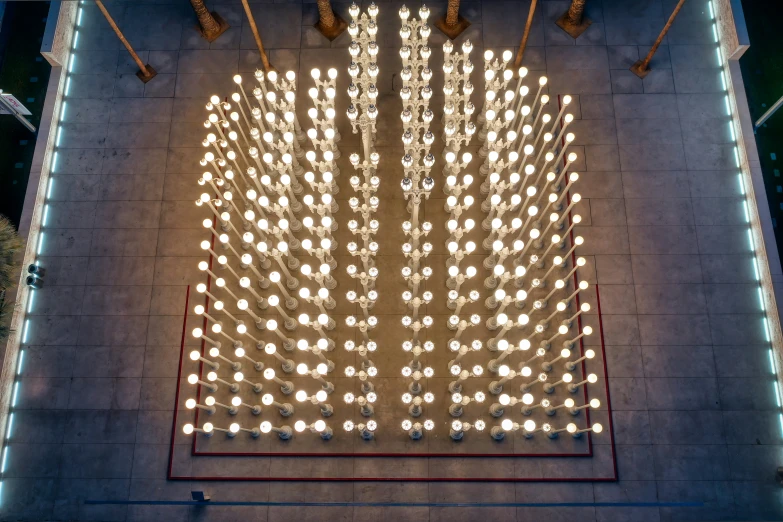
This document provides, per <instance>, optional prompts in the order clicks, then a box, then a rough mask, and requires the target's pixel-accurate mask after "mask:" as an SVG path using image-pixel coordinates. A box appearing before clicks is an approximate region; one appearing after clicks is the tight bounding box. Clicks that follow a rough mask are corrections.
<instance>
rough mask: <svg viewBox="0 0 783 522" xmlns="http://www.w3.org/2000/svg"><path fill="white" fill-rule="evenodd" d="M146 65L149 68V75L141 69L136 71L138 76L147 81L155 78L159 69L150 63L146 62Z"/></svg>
mask: <svg viewBox="0 0 783 522" xmlns="http://www.w3.org/2000/svg"><path fill="white" fill-rule="evenodd" d="M144 67H146V68H147V72H148V73H149V76H144V73H143V72H142V71H141V70H138V71H136V76H137V77H138V78H139V80H141V81H142V82H144V83H147V82H148V81H150V80H151V79H153V78H154V77H155V76H157V75H158V71H156V70H155V69H153V68H152V66H151V65H150V64H145V65H144Z"/></svg>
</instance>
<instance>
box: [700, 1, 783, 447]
mask: <svg viewBox="0 0 783 522" xmlns="http://www.w3.org/2000/svg"><path fill="white" fill-rule="evenodd" d="M707 4H708V6H709V11H710V21H711V22H712V35H713V37H714V39H715V44H716V45H717V47H716V49H715V52H716V54H717V56H718V65H719V66H720V67H721V82H722V85H723V90H724V93H725V97H724V103H725V105H726V112H727V113H728V115H729V116H730V119H729V131H730V133H731V139H732V143H733V144H734V151H733V152H734V162H735V165H736V167H737V169H738V170H739V172H738V173H737V179H738V181H739V188H740V193H741V194H742V195H743V196H745V195H746V194H745V183H744V182H743V178H742V163H741V161H740V152H739V147H738V146H737V138H736V136H737V132H736V131H737V129H735V127H734V126H735V125H736V124H735V119H734V117H733V112H732V109H731V99H730V98H729V92H728V89H727V86H726V74H725V69H726V68H727V67H728V61H727V60H726V59H725V57H724V56H723V52H722V50H721V48H720V39H719V27H718V24H717V20H716V19H715V9H714V7H713V5H712V0H709V2H707ZM743 206H744V210H745V222H746V223H747V224H748V243H749V244H750V250H751V252H753V273H754V275H755V278H756V282H757V283H758V285H759V286H758V297H759V306H760V307H761V311H762V312H763V313H764V338H765V339H766V341H767V342H768V343H769V342H770V341H771V336H770V331H769V320H768V319H767V310H766V307H765V306H764V299H763V293H762V288H761V277H760V274H759V266H758V261H757V259H756V244H755V242H754V241H753V233H752V226H751V223H750V216H749V213H748V201H747V199H746V200H745V201H744V202H743ZM768 354H769V369H770V371H771V372H772V375H773V377H774V380H773V388H774V390H773V391H774V393H775V402H776V404H777V406H778V408H780V407H781V403H783V401H782V400H781V395H780V394H781V390H780V386H779V385H778V380H777V375H778V371H777V367H776V365H775V357H774V353H773V352H772V345H770V346H769V352H768ZM778 420H779V421H780V430H781V434H782V435H783V411H780V412H778Z"/></svg>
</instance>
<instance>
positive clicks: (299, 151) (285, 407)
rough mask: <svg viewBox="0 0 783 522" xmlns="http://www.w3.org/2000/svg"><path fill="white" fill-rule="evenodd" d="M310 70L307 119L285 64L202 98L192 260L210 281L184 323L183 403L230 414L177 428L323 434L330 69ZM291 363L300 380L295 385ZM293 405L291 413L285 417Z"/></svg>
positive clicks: (332, 168) (329, 259)
mask: <svg viewBox="0 0 783 522" xmlns="http://www.w3.org/2000/svg"><path fill="white" fill-rule="evenodd" d="M311 77H312V81H313V82H314V85H315V86H314V87H312V88H310V89H309V90H308V94H309V97H310V99H311V101H312V107H310V109H309V110H308V117H309V118H310V120H311V121H310V122H309V123H310V126H309V128H307V130H306V131H305V129H304V128H303V127H302V125H301V124H300V122H299V119H298V117H297V115H296V110H295V109H296V107H295V102H296V92H297V88H296V87H297V85H296V84H297V78H296V75H295V74H294V73H293V72H291V71H289V72H287V73H286V74H285V75H279V74H278V73H277V72H275V71H269V72H267V73H265V72H263V71H260V70H259V71H256V74H255V81H254V83H253V84H252V85H247V86H246V85H245V83H244V81H243V78H242V77H241V76H239V75H237V76H234V82H235V83H236V88H237V92H235V93H234V94H232V96H231V97H230V98H228V99H225V100H221V99H220V98H219V97H218V96H213V97H212V98H211V99H210V101H209V103H208V104H207V110H208V111H209V116H208V118H207V120H206V121H205V122H204V126H205V127H206V129H207V132H208V134H207V137H206V139H204V141H203V145H204V147H205V153H204V156H203V158H202V159H201V166H202V167H203V169H204V171H203V174H202V176H201V178H200V179H199V181H198V182H199V185H201V187H202V188H203V190H204V192H203V194H202V195H201V196H200V197H199V199H198V200H197V201H196V205H198V206H200V207H204V208H206V209H208V210H207V212H208V213H209V215H210V217H209V218H206V219H204V221H203V226H204V228H205V229H206V230H207V231H208V232H209V234H210V239H208V240H204V241H203V242H202V243H201V248H202V249H203V250H204V251H205V254H206V258H207V260H204V261H201V262H200V263H199V269H200V270H201V271H203V272H204V273H205V275H206V276H208V281H209V284H205V283H201V284H199V285H198V286H197V287H196V290H197V292H198V293H199V294H202V295H204V297H205V298H206V299H205V304H200V303H199V304H197V305H196V306H195V307H194V309H193V312H194V313H195V315H196V317H198V318H199V319H200V320H202V321H203V323H202V324H200V325H199V326H198V327H196V328H193V330H192V335H193V337H194V338H195V339H196V340H199V341H202V346H203V351H201V350H193V351H192V352H191V353H190V359H191V361H192V362H193V363H194V367H196V368H198V370H197V371H193V372H192V373H190V374H189V375H188V378H187V380H188V383H189V384H191V385H192V386H193V387H194V389H197V390H198V393H196V394H195V397H194V398H190V399H188V400H187V402H186V407H187V408H188V409H198V410H201V411H204V412H205V414H206V416H207V417H209V418H211V416H212V415H214V414H215V412H216V411H217V410H220V409H222V410H225V411H226V412H227V413H228V414H229V416H231V417H230V419H229V420H231V421H233V422H228V423H224V424H221V425H218V424H217V423H216V422H215V423H213V422H211V421H206V422H204V423H203V424H201V426H200V427H195V426H194V425H193V424H190V423H189V424H186V425H185V426H184V431H185V433H193V432H199V433H204V434H205V435H208V436H209V435H211V434H212V433H214V432H218V431H222V432H225V433H226V434H227V436H229V437H234V436H235V435H236V434H238V433H239V432H247V433H249V434H250V436H252V437H259V436H261V434H265V433H272V432H274V433H276V434H277V435H278V436H279V437H280V438H281V439H289V438H291V437H292V436H294V434H295V433H302V432H305V433H307V432H311V433H315V434H317V435H318V436H320V437H321V438H322V439H324V440H328V439H329V438H331V437H332V434H333V431H332V428H331V427H330V426H329V425H328V424H327V422H326V419H328V418H329V417H331V416H332V414H333V412H334V407H333V406H332V404H331V403H330V401H331V400H330V396H331V395H332V393H333V392H334V384H332V382H331V381H330V380H329V376H330V374H332V372H334V370H335V364H334V362H333V361H332V360H330V359H329V353H330V352H331V351H332V350H334V348H335V342H334V340H333V339H332V338H331V337H330V334H329V332H330V331H331V330H333V329H334V328H335V327H336V323H335V320H334V319H333V318H332V317H330V311H331V310H333V309H334V308H335V307H336V305H337V302H336V300H335V298H334V296H333V295H332V292H333V290H334V289H335V287H336V286H337V281H336V280H335V279H334V277H333V275H332V271H333V270H334V269H336V268H337V262H336V260H335V258H334V257H333V255H332V253H333V252H334V251H335V249H336V248H337V247H338V245H337V242H336V241H335V239H334V237H333V232H334V231H335V230H337V227H338V225H337V221H336V220H335V219H334V217H333V213H335V212H337V210H338V205H337V202H336V201H335V199H334V197H333V195H334V194H335V193H336V187H337V185H336V181H335V179H336V177H337V176H339V174H340V172H339V169H338V167H337V164H336V163H335V160H336V159H337V158H339V157H340V150H339V149H338V147H337V143H338V142H339V141H340V135H339V132H338V131H337V127H336V125H335V122H334V118H335V108H334V99H335V94H336V91H335V85H336V78H337V70H336V69H329V70H328V71H327V72H326V74H323V73H322V72H321V70H319V69H313V70H312V71H311ZM308 142H309V147H308ZM305 148H309V149H310V150H305ZM303 261H304V262H303ZM272 316H273V317H274V318H270V317H272ZM277 318H279V320H278V319H277ZM294 336H295V337H294ZM293 375H298V376H300V377H301V378H302V379H300V381H299V382H300V383H303V384H300V385H299V386H298V387H297V386H294V384H293V382H292V381H291V380H290V376H293ZM297 388H298V389H297ZM225 397H228V398H225ZM221 398H222V399H221ZM220 400H222V401H223V402H220ZM267 410H268V411H271V412H275V411H276V412H277V415H274V414H273V415H268V414H267V415H264V421H263V422H260V423H259V422H255V420H254V421H252V424H248V420H247V419H248V417H247V415H243V416H238V414H239V412H240V411H243V412H244V411H249V413H250V415H251V418H256V417H257V416H259V415H262V413H263V412H265V411H267ZM292 415H296V416H297V418H298V420H296V421H295V422H293V423H292V424H293V428H292V427H291V425H290V424H289V423H288V419H289V418H290V417H291V416H292ZM240 419H241V422H240Z"/></svg>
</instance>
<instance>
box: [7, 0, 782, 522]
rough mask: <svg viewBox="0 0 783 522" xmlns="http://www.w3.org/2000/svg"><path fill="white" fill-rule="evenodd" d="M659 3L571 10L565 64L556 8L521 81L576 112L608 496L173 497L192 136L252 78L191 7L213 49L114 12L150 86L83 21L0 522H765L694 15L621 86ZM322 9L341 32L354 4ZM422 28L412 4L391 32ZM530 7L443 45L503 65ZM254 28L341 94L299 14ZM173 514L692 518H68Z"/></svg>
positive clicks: (774, 416)
mask: <svg viewBox="0 0 783 522" xmlns="http://www.w3.org/2000/svg"><path fill="white" fill-rule="evenodd" d="M675 3H676V2H675V1H674V0H603V2H602V1H601V0H588V17H589V18H590V19H592V20H593V24H592V26H591V27H590V28H589V29H588V31H587V32H585V33H584V34H583V35H582V36H581V37H580V38H579V39H578V40H576V41H574V40H572V39H571V38H570V37H568V36H567V35H566V34H565V33H563V32H562V31H561V30H560V29H559V28H558V27H557V26H555V24H554V19H555V18H556V17H557V16H558V15H559V14H560V13H561V12H562V11H564V10H565V9H566V8H567V6H568V2H567V1H543V2H540V3H539V10H538V14H537V15H536V19H535V24H534V30H533V32H532V34H531V38H530V41H529V44H528V45H529V48H528V49H527V51H526V53H525V56H526V58H525V65H526V66H527V67H528V68H529V69H530V70H531V71H532V74H536V75H538V74H543V73H545V74H546V75H547V76H548V77H549V80H550V81H549V92H550V94H551V95H555V94H571V95H573V96H574V98H575V102H574V109H573V112H574V115H575V116H576V118H577V119H576V121H575V122H574V123H573V124H572V126H571V129H572V130H573V132H574V133H575V134H576V136H577V141H576V142H575V145H576V150H577V152H578V153H579V154H580V160H581V161H580V164H579V165H576V166H575V170H577V171H579V172H580V174H581V176H582V179H581V180H580V182H579V183H580V186H579V192H580V193H581V194H582V196H583V197H584V198H585V199H584V200H583V202H582V203H581V204H580V213H581V215H582V216H583V217H585V220H584V222H583V224H582V225H580V227H579V228H578V233H579V234H581V235H582V236H584V237H585V240H586V241H585V245H584V248H583V249H582V250H581V251H580V253H581V254H582V255H584V256H586V257H588V259H589V266H590V267H592V270H593V273H592V274H591V276H590V279H591V280H592V281H593V282H597V283H598V284H599V285H600V290H601V304H602V310H603V326H604V336H605V343H606V353H607V360H608V373H609V378H610V390H611V394H612V404H613V421H614V431H615V433H614V434H615V438H616V443H617V447H616V448H617V460H618V468H619V470H618V473H619V481H618V482H616V483H590V482H586V483H535V482H532V483H518V484H513V483H465V484H448V483H430V484H428V483H426V482H423V483H400V482H394V483H363V482H344V483H328V482H320V483H319V482H315V483H297V482H293V483H286V482H272V483H267V482H258V483H247V482H237V483H231V482H198V483H195V482H194V483H188V482H169V481H167V480H166V466H167V463H168V452H169V441H170V435H171V434H170V428H171V418H172V404H173V401H174V391H175V388H176V385H177V383H176V375H177V358H178V356H179V342H180V335H181V332H182V311H183V310H182V307H183V305H184V299H185V292H186V287H187V285H189V284H191V285H192V284H196V283H198V282H201V281H202V278H201V274H200V273H199V272H198V270H197V268H196V264H197V262H198V261H199V260H201V259H202V257H201V250H200V249H199V247H198V245H199V242H200V241H201V240H202V239H204V237H203V235H204V233H203V228H201V227H200V219H201V218H202V217H203V215H202V213H201V212H200V211H199V210H198V209H197V208H196V207H195V205H194V204H193V201H194V200H195V198H196V197H197V196H198V194H199V193H200V192H201V191H200V188H199V187H198V185H197V184H196V180H197V179H198V177H199V176H200V168H199V166H198V163H197V159H198V158H199V157H200V156H201V155H202V154H203V148H202V147H201V144H200V143H201V140H202V139H203V137H204V134H205V130H204V128H203V126H202V124H201V123H202V122H203V120H204V117H205V111H204V108H203V106H204V103H205V101H206V100H207V98H208V96H209V95H211V94H214V93H219V94H221V95H225V94H227V93H229V92H232V91H233V87H232V82H231V76H232V75H233V74H235V73H236V72H242V73H248V74H249V73H252V71H254V70H255V68H256V67H257V66H258V63H259V59H258V53H257V51H255V50H254V42H253V38H252V35H251V33H250V32H249V27H248V26H247V23H246V22H245V21H244V14H243V11H242V7H241V5H240V4H239V3H238V2H228V3H221V2H218V1H216V0H212V1H210V2H209V6H210V7H211V8H213V9H215V10H217V11H218V12H219V13H220V14H221V15H222V16H223V17H224V18H225V19H226V20H228V22H229V23H230V24H231V26H232V28H231V29H230V30H229V31H228V32H227V33H225V34H224V35H223V36H222V37H221V38H220V39H219V40H217V41H216V42H215V43H213V44H211V45H210V44H207V43H206V42H205V41H204V40H203V39H201V38H200V36H199V35H198V33H197V32H196V30H195V29H194V26H195V23H196V21H195V19H194V17H193V14H192V11H191V9H190V6H189V3H188V2H186V1H184V0H181V1H179V0H171V1H170V2H167V1H159V2H149V3H147V2H141V1H134V2H127V3H122V2H112V3H110V4H108V8H109V9H110V11H111V12H112V14H113V15H114V16H115V19H116V21H117V23H118V25H119V26H120V27H121V28H122V29H123V31H124V32H125V35H126V37H127V38H128V40H129V41H130V42H131V43H132V44H133V45H134V47H135V48H136V49H137V51H139V54H140V55H142V58H143V59H144V60H145V61H146V62H148V63H150V64H151V65H153V67H155V69H156V70H157V71H158V73H159V74H158V76H157V77H156V78H155V79H153V80H152V81H151V82H149V83H148V84H146V85H144V84H142V83H141V82H140V81H139V80H138V79H137V78H136V76H135V74H134V73H135V70H136V68H135V65H134V64H133V62H132V61H131V60H130V58H129V57H128V55H127V53H126V52H125V51H124V50H123V49H122V48H121V44H120V43H119V41H117V39H116V37H115V36H114V34H113V33H112V32H111V30H110V29H109V27H108V25H107V24H106V23H105V20H103V18H102V17H101V16H100V13H99V12H98V10H97V8H96V7H95V6H94V5H92V4H89V3H88V4H87V5H86V6H85V13H84V17H83V20H82V26H81V28H80V37H79V41H78V44H77V46H76V51H75V56H76V58H75V63H74V69H73V71H72V74H73V75H72V77H71V85H70V90H69V94H68V96H67V98H66V99H67V102H68V109H67V111H66V114H65V117H64V121H63V126H62V137H61V140H60V143H59V161H58V165H57V168H56V169H55V171H54V174H53V177H54V180H55V181H54V186H53V190H52V195H51V200H50V201H53V202H52V203H50V212H49V215H48V217H47V222H46V229H47V231H48V236H47V242H46V243H45V244H44V245H43V250H42V257H41V259H42V261H43V263H44V265H45V266H46V268H47V276H46V287H45V289H44V290H43V291H41V292H39V293H38V294H37V297H36V299H35V302H34V305H33V308H32V311H31V315H30V317H31V320H32V322H31V329H30V332H29V337H28V340H27V346H28V348H27V355H26V361H25V369H24V372H23V375H22V378H21V379H20V391H19V398H18V402H17V406H16V416H15V421H14V427H13V430H14V431H13V435H12V438H11V443H10V445H9V458H8V462H7V465H6V470H5V475H4V476H5V478H4V480H3V490H2V496H3V504H2V507H0V518H2V519H3V520H128V521H130V520H238V519H243V520H246V519H256V520H264V519H268V520H329V521H331V520H352V519H356V520H360V519H366V518H367V517H373V518H377V519H384V520H391V519H405V520H446V519H448V520H476V519H478V518H479V517H486V518H488V519H489V518H491V519H494V520H518V521H534V520H596V521H598V520H600V521H612V520H633V521H647V520H650V521H658V520H770V519H780V518H781V517H783V499H782V498H781V493H780V489H779V487H778V485H777V484H776V483H775V481H774V470H775V467H776V466H777V464H778V462H779V461H780V458H781V454H782V453H783V446H781V437H782V436H783V434H782V433H781V426H780V423H779V415H778V412H779V409H780V406H779V405H777V404H776V395H775V392H774V377H773V375H772V374H771V372H770V370H769V363H768V359H767V353H768V345H766V344H765V334H764V329H763V323H762V319H763V316H762V313H761V309H760V306H759V302H758V297H757V287H758V284H757V283H756V280H755V277H754V273H753V262H752V257H753V256H752V252H751V251H750V249H749V243H748V239H747V229H748V225H747V224H746V222H745V221H744V212H743V201H744V198H743V196H742V193H741V188H740V186H739V184H738V182H737V171H736V169H735V168H734V158H733V152H732V151H733V146H732V145H731V141H732V139H733V138H732V136H730V133H729V126H728V125H727V123H728V121H729V118H728V116H727V115H726V111H725V107H724V105H723V103H724V102H723V99H724V94H723V91H724V88H723V86H722V85H721V79H720V68H719V66H718V63H717V59H716V57H715V47H716V45H715V44H714V42H713V39H712V32H711V24H710V20H709V15H708V7H707V2H704V1H693V2H688V3H686V5H685V8H684V9H683V11H682V12H681V13H680V15H679V18H678V19H677V21H676V22H675V24H674V26H673V27H672V29H671V32H670V33H669V36H668V37H667V39H666V40H665V42H664V44H665V45H663V46H662V47H661V48H660V49H659V51H658V54H657V55H656V57H655V59H654V60H653V62H652V64H651V67H652V69H653V72H652V73H651V74H650V75H649V76H648V77H647V78H645V79H644V80H640V79H638V78H637V77H636V76H634V75H633V74H632V73H630V71H628V67H629V66H630V65H631V64H632V63H633V62H634V61H635V60H637V59H638V58H639V56H640V55H643V54H644V53H645V52H646V51H647V49H648V47H649V45H650V44H651V43H652V41H653V40H654V38H655V36H656V34H657V32H658V31H659V30H660V28H661V27H662V26H663V24H664V23H665V20H666V18H667V17H668V14H669V13H670V12H671V10H672V8H673V6H674V4H675ZM442 4H443V5H441V3H438V5H430V6H429V7H430V8H431V9H432V11H433V16H437V15H438V14H439V13H442V11H443V9H444V7H445V2H442ZM334 5H335V9H339V10H340V11H341V12H345V11H346V10H347V4H337V3H335V4H334ZM400 5H401V3H399V2H389V3H387V2H383V3H381V4H380V8H381V15H380V17H381V18H380V20H381V23H380V24H379V25H380V33H379V43H380V45H381V46H382V48H383V50H382V52H381V59H380V60H379V65H380V67H381V71H382V73H381V77H380V80H379V82H378V86H379V88H380V90H381V93H382V98H381V102H380V104H379V105H380V107H381V115H382V116H381V117H382V118H383V120H382V124H381V125H380V126H379V127H380V130H379V138H378V145H379V150H380V152H381V155H382V157H384V158H389V162H388V163H387V165H388V180H389V181H388V183H389V184H390V185H394V184H396V180H397V179H399V177H400V176H401V171H400V170H399V167H398V163H397V159H396V158H398V157H399V156H400V155H401V153H400V152H399V151H400V150H401V148H400V147H399V132H398V129H399V124H398V123H396V122H397V121H398V114H399V107H400V106H399V100H398V99H397V94H396V93H395V92H392V91H393V90H397V89H398V87H399V86H398V84H395V83H394V78H393V74H398V73H399V58H398V57H397V49H398V47H399V36H398V34H397V31H398V28H399V21H398V20H399V19H398V18H397V15H396V11H397V9H398V8H399V6H400ZM418 5H419V2H408V6H409V7H417V6H418ZM528 5H529V3H528V2H524V1H523V2H495V1H484V2H463V3H462V6H461V13H462V15H463V16H465V17H466V18H468V19H469V20H470V21H471V22H472V25H471V27H470V28H469V29H468V30H467V31H466V33H465V34H464V35H463V36H461V37H460V39H459V41H461V40H462V39H464V38H470V39H471V41H472V42H473V43H474V45H475V47H476V50H475V51H474V54H475V55H476V56H479V54H478V53H480V52H481V51H482V50H483V49H485V48H487V49H489V48H491V49H495V50H502V49H511V50H513V51H515V50H516V49H515V46H516V45H517V44H518V40H519V37H520V34H521V29H522V27H523V24H524V19H525V17H526V15H527V11H528ZM253 10H254V12H255V15H256V19H257V21H258V24H259V28H260V31H261V34H262V37H263V38H264V43H265V46H266V48H267V49H268V52H269V57H270V60H271V62H272V63H273V64H274V65H275V66H276V67H277V68H278V69H279V70H281V71H285V70H288V69H293V70H296V71H298V72H299V76H300V77H305V76H306V75H307V73H308V71H309V70H310V69H311V68H312V67H313V66H316V65H317V66H319V67H322V68H325V67H328V66H334V67H337V68H338V69H339V70H340V71H341V74H342V71H343V70H344V68H345V66H346V65H347V58H348V53H347V50H346V49H345V47H346V46H347V44H348V39H347V34H345V35H343V36H341V37H340V38H338V39H337V40H335V41H334V42H332V43H331V44H330V43H329V42H328V41H327V40H326V39H324V38H323V37H321V36H320V34H319V33H317V31H315V30H314V28H313V27H312V24H313V23H315V21H316V19H317V10H316V8H315V4H312V3H305V4H300V3H299V2H293V3H257V4H253ZM344 18H347V13H346V14H344ZM442 41H443V36H442V35H440V33H439V32H438V31H437V30H433V42H434V45H433V48H434V51H433V56H437V55H439V54H440V50H439V49H438V44H440V43H442ZM476 61H477V62H478V60H476ZM435 75H436V77H437V76H439V72H438V71H437V70H436V73H435ZM398 82H399V80H398ZM436 92H437V91H436ZM341 116H342V115H338V118H341ZM343 119H344V118H343ZM384 122H387V124H386V125H384V124H383V123H384ZM343 135H344V136H345V137H346V138H347V140H346V143H345V144H341V149H342V152H343V154H348V153H350V152H353V149H352V148H351V146H350V144H351V143H356V142H355V141H350V140H351V138H350V135H349V133H348V132H343ZM354 140H355V139H354ZM357 148H358V147H357ZM384 173H385V172H382V174H384ZM342 196H345V194H342ZM384 205H386V208H388V214H386V215H384V216H381V220H382V221H381V222H382V224H386V223H388V229H390V230H391V229H393V228H395V227H396V224H395V223H394V221H395V219H401V217H402V216H403V213H404V203H403V200H402V199H400V198H399V197H398V198H397V199H391V198H390V199H389V200H388V201H384ZM436 208H437V207H436ZM346 210H347V209H342V211H341V213H340V214H339V215H338V217H339V219H340V220H341V221H342V220H344V219H347V218H346V217H345V216H346V214H347V212H346ZM384 219H385V220H386V221H384ZM380 241H381V242H383V236H382V237H381V238H380ZM392 243H393V242H392ZM393 248H395V246H393V245H392V246H389V250H392V249H393ZM436 264H438V263H435V262H433V265H436ZM343 267H344V263H341V267H340V269H342V268H343ZM394 276H395V275H393V274H390V276H389V277H394ZM389 313H390V314H393V313H399V312H398V311H396V312H389ZM381 320H382V319H381ZM335 462H336V464H335V465H340V466H347V467H348V469H351V467H352V466H353V463H352V462H347V463H346V461H335ZM278 465H281V464H280V463H278ZM282 465H283V466H285V465H286V464H282ZM389 465H390V466H391V465H394V464H389ZM194 466H195V464H194ZM226 466H227V469H226V471H225V474H226V475H230V474H231V469H230V466H265V468H264V469H265V470H267V472H269V471H268V470H269V467H270V463H269V462H266V463H264V464H259V463H257V462H256V461H252V460H250V461H241V460H232V461H230V463H228V464H226ZM312 473H313V475H317V474H319V473H321V470H319V469H313V470H312ZM191 489H203V490H205V491H207V492H209V493H210V494H211V495H212V496H213V498H214V499H215V500H221V501H222V500H237V501H272V502H286V501H291V502H322V501H323V502H329V501H344V502H357V503H372V502H413V503H422V502H435V503H449V502H493V503H514V502H519V503H523V502H550V503H570V502H579V503H592V502H599V503H604V502H623V503H647V502H697V503H703V504H704V505H703V506H702V507H688V508H685V507H676V508H672V507H664V508H657V507H654V508H649V507H592V506H588V507H557V506H555V507H491V508H453V507H397V508H388V507H384V508H378V507H366V506H364V507H362V506H348V507H328V508H324V507H301V506H299V507H297V506H286V507H269V508H267V507H263V508H259V507H210V508H191V507H185V506H167V507H160V506H138V505H137V506H86V505H84V504H83V501H84V500H85V499H111V500H186V499H187V498H188V497H189V492H190V491H191Z"/></svg>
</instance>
